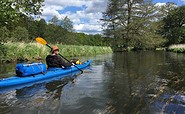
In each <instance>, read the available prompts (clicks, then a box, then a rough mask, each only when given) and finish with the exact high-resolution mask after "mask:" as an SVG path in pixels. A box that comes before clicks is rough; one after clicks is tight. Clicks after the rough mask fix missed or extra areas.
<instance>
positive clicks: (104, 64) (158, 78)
mask: <svg viewBox="0 0 185 114" xmlns="http://www.w3.org/2000/svg"><path fill="white" fill-rule="evenodd" d="M80 59H81V60H82V61H83V60H87V59H92V60H93V63H92V65H91V67H90V69H88V70H87V71H85V73H83V74H81V75H79V76H77V77H76V78H74V79H72V78H64V79H60V80H55V81H51V82H45V83H40V84H35V85H32V86H30V87H25V88H22V89H17V90H12V91H8V92H6V93H2V94H0V114H158V113H162V114H172V113H176V114H183V113H184V114H185V96H184V94H185V93H184V91H185V86H184V85H185V83H184V81H185V80H184V77H185V75H184V74H185V54H176V53H169V52H163V51H155V52H154V51H141V52H124V53H115V54H108V55H98V56H94V57H84V58H80ZM14 68H15V64H4V65H0V78H5V77H9V76H12V75H14Z"/></svg>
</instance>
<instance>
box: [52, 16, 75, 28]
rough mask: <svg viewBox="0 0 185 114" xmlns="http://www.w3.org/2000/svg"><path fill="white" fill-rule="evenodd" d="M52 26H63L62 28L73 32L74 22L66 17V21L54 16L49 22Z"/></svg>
mask: <svg viewBox="0 0 185 114" xmlns="http://www.w3.org/2000/svg"><path fill="white" fill-rule="evenodd" d="M49 22H50V23H51V24H54V25H58V26H61V27H62V28H64V29H66V30H67V31H69V32H73V31H74V29H73V22H72V21H71V20H70V19H69V18H68V17H67V16H66V17H65V18H64V19H61V20H60V19H58V18H57V17H56V16H54V17H53V18H52V19H51V20H49Z"/></svg>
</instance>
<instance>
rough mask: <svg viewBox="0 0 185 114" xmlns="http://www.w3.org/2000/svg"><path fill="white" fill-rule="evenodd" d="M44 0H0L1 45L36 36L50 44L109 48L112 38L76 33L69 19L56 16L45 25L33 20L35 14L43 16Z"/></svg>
mask: <svg viewBox="0 0 185 114" xmlns="http://www.w3.org/2000/svg"><path fill="white" fill-rule="evenodd" d="M43 2H44V0H31V1H29V0H28V1H22V0H20V1H17V0H11V1H0V6H1V7H2V10H1V11H0V14H1V17H0V18H1V22H0V32H1V34H0V44H3V43H5V42H7V41H11V42H32V41H34V40H35V38H36V37H38V36H39V37H43V38H44V39H46V40H47V41H48V42H50V43H53V44H55V43H62V44H67V45H91V46H108V45H110V43H109V42H110V41H109V39H105V38H103V37H102V36H101V35H100V34H96V35H91V34H90V35H88V34H84V33H76V32H75V31H74V29H73V23H72V21H70V19H69V18H68V17H67V16H66V17H64V18H63V19H58V18H57V17H56V16H54V17H53V18H52V19H51V20H49V21H48V22H46V21H45V20H44V19H39V20H38V19H34V18H33V15H38V14H41V11H42V9H41V6H43V5H42V4H43Z"/></svg>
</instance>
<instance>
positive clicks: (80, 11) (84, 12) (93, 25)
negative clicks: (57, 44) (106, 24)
mask: <svg viewBox="0 0 185 114" xmlns="http://www.w3.org/2000/svg"><path fill="white" fill-rule="evenodd" d="M153 2H154V3H166V2H174V3H176V4H177V5H178V6H180V5H185V0H153ZM107 4H108V0H45V2H44V5H45V6H43V8H42V9H43V12H42V16H41V18H44V19H45V20H46V21H48V20H50V19H51V18H52V17H54V16H56V17H58V19H63V18H64V17H66V16H67V17H68V18H69V19H70V20H71V21H72V22H73V28H74V30H75V32H81V33H85V34H102V22H101V21H100V19H101V18H102V12H104V11H105V9H106V7H107Z"/></svg>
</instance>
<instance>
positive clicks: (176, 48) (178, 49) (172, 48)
mask: <svg viewBox="0 0 185 114" xmlns="http://www.w3.org/2000/svg"><path fill="white" fill-rule="evenodd" d="M168 50H169V51H173V52H179V53H184V52H185V44H176V45H171V46H169V47H168Z"/></svg>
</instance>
